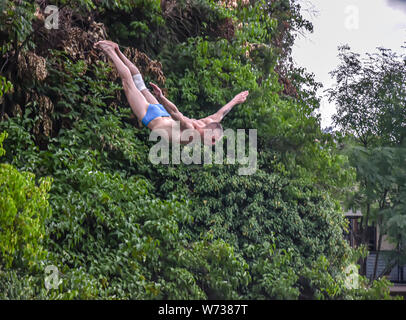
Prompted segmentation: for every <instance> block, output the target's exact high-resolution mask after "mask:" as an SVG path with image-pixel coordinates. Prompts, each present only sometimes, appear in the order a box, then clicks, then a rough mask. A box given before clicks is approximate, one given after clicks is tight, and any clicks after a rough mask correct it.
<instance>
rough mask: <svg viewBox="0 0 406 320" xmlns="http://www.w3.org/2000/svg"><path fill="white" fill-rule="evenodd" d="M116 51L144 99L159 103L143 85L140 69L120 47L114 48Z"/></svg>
mask: <svg viewBox="0 0 406 320" xmlns="http://www.w3.org/2000/svg"><path fill="white" fill-rule="evenodd" d="M116 53H117V55H118V57H119V58H120V59H121V61H123V63H124V64H125V65H126V66H127V67H128V69H129V70H130V73H131V76H132V78H133V80H134V83H135V86H136V87H137V89H138V90H140V91H141V93H142V94H143V96H144V97H145V99H146V100H147V101H148V102H149V103H152V104H157V103H159V102H158V100H157V99H156V98H155V97H154V96H153V95H152V93H151V92H150V91H149V90H148V88H147V87H146V86H145V83H144V80H143V79H142V75H141V73H140V70H139V69H138V68H137V67H136V66H135V65H134V64H133V63H132V62H131V61H130V60H129V59H128V58H127V57H126V56H125V55H124V54H123V53H122V52H121V51H120V49H116Z"/></svg>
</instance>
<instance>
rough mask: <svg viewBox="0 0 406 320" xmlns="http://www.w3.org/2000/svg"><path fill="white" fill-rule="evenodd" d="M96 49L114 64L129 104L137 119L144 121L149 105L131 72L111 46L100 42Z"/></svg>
mask: <svg viewBox="0 0 406 320" xmlns="http://www.w3.org/2000/svg"><path fill="white" fill-rule="evenodd" d="M96 47H99V48H100V49H102V50H103V51H104V52H105V53H106V55H107V56H108V57H109V58H110V60H111V61H112V62H113V64H114V66H115V67H116V69H117V72H118V74H119V76H120V78H121V81H122V84H123V89H124V92H125V95H126V97H127V100H128V103H129V104H130V107H131V109H132V111H133V112H134V114H135V115H136V116H137V118H138V119H139V120H142V118H143V117H144V116H145V113H146V112H147V109H148V105H149V103H148V101H147V100H146V99H145V97H144V95H143V94H142V93H141V92H140V91H139V90H138V89H137V88H136V86H135V84H134V81H133V79H132V77H131V72H130V70H129V69H128V68H127V66H126V65H125V64H124V63H123V61H121V59H120V58H119V57H118V56H117V53H116V52H115V50H114V48H113V47H112V46H111V45H109V44H107V43H105V42H103V41H99V42H98V43H96Z"/></svg>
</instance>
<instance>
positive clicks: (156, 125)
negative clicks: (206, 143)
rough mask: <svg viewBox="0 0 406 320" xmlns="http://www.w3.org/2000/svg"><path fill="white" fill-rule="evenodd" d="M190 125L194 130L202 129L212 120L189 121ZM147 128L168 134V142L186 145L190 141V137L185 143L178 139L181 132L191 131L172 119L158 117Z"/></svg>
mask: <svg viewBox="0 0 406 320" xmlns="http://www.w3.org/2000/svg"><path fill="white" fill-rule="evenodd" d="M188 119H189V120H190V123H191V124H192V126H193V128H194V129H195V130H199V129H203V128H204V127H205V126H206V125H207V124H209V123H211V122H213V120H211V119H209V118H203V119H190V118H188ZM148 128H149V129H151V130H165V132H166V133H167V134H168V139H169V141H172V142H177V143H181V144H188V143H189V142H191V141H192V139H193V138H192V137H190V139H189V140H187V141H181V139H180V137H181V135H182V132H183V131H184V130H186V129H191V128H190V127H189V128H187V127H184V126H183V125H182V124H181V123H180V122H179V121H175V120H173V119H172V117H158V118H155V119H154V120H152V121H151V122H150V123H149V124H148Z"/></svg>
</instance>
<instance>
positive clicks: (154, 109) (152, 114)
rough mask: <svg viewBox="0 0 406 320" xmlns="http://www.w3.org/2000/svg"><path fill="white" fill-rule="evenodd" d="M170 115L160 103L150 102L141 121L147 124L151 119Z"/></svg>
mask: <svg viewBox="0 0 406 320" xmlns="http://www.w3.org/2000/svg"><path fill="white" fill-rule="evenodd" d="M170 116H171V115H170V114H169V113H168V111H166V110H165V108H164V107H163V105H162V104H150V105H149V106H148V109H147V113H146V114H145V116H144V118H142V123H143V124H144V125H145V126H148V123H150V122H151V121H152V120H154V119H156V118H158V117H170Z"/></svg>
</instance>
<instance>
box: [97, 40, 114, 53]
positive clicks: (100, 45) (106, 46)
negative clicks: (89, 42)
mask: <svg viewBox="0 0 406 320" xmlns="http://www.w3.org/2000/svg"><path fill="white" fill-rule="evenodd" d="M94 46H95V47H96V48H98V49H101V50H103V51H104V52H105V53H110V52H112V51H114V46H112V45H111V44H110V43H109V42H108V41H106V40H102V41H99V42H96V43H95V45H94Z"/></svg>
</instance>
